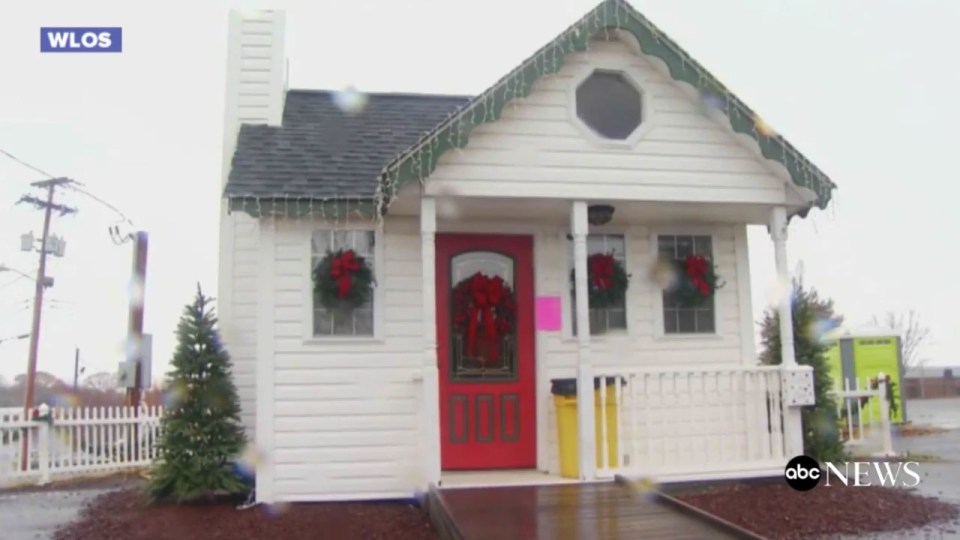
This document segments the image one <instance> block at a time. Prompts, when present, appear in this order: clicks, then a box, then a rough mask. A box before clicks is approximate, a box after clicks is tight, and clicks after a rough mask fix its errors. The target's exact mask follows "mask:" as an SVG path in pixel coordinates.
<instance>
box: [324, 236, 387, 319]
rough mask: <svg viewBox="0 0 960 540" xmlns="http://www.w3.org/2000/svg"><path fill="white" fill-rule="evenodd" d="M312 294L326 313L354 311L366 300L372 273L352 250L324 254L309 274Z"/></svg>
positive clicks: (370, 288) (371, 285)
mask: <svg viewBox="0 0 960 540" xmlns="http://www.w3.org/2000/svg"><path fill="white" fill-rule="evenodd" d="M313 280H314V290H315V291H316V292H317V294H318V295H319V299H320V303H321V304H323V306H324V307H326V308H328V309H336V308H344V307H346V308H354V307H358V306H361V305H363V304H364V303H366V302H367V300H369V298H370V293H371V290H372V288H373V284H374V279H373V272H372V271H371V270H370V266H369V265H367V262H366V260H365V259H364V258H363V257H361V256H359V255H357V253H356V252H355V251H354V250H352V249H348V250H342V249H341V250H337V251H328V252H327V254H326V255H325V256H324V257H323V259H322V260H321V261H320V263H319V264H317V267H316V268H315V269H314V271H313Z"/></svg>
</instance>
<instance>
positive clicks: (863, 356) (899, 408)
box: [825, 326, 907, 424]
mask: <svg viewBox="0 0 960 540" xmlns="http://www.w3.org/2000/svg"><path fill="white" fill-rule="evenodd" d="M825 340H826V341H827V344H828V345H829V347H830V348H829V349H828V350H827V365H828V366H829V367H830V377H831V378H832V379H833V384H834V385H835V386H836V387H838V388H839V389H841V390H842V389H844V388H850V389H854V388H856V387H857V380H858V379H859V381H860V386H861V388H862V387H863V386H864V385H867V384H868V383H869V381H870V380H871V379H873V378H875V377H876V376H877V375H879V374H880V373H883V374H885V375H888V376H889V377H890V381H891V382H892V383H893V384H894V385H895V386H894V387H893V389H894V396H893V399H894V400H895V401H896V403H895V404H893V407H892V408H891V412H892V413H893V414H891V421H892V422H894V423H896V424H900V423H903V422H905V421H906V419H907V405H906V403H904V400H903V384H902V381H903V375H904V373H903V358H902V357H901V348H900V335H899V334H898V333H897V332H896V331H895V330H891V329H889V328H880V327H874V326H866V327H859V328H844V327H840V328H836V329H834V330H832V331H830V332H828V333H827V334H826V335H825ZM844 381H846V385H845V384H844ZM847 385H849V386H847ZM867 406H868V407H871V408H876V410H871V411H870V412H871V413H873V414H879V412H880V410H879V403H877V402H873V403H870V404H868V405H867Z"/></svg>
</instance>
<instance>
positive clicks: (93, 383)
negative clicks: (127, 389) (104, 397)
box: [83, 371, 117, 392]
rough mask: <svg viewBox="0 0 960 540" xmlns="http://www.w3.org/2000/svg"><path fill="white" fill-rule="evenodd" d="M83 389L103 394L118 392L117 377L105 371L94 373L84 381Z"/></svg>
mask: <svg viewBox="0 0 960 540" xmlns="http://www.w3.org/2000/svg"><path fill="white" fill-rule="evenodd" d="M83 387H84V388H91V389H94V390H100V391H101V392H103V391H107V392H115V391H117V377H116V375H114V374H112V373H107V372H105V371H103V372H100V373H94V374H93V375H90V376H89V377H87V378H86V379H84V380H83Z"/></svg>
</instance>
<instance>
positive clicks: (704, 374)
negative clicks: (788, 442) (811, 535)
mask: <svg viewBox="0 0 960 540" xmlns="http://www.w3.org/2000/svg"><path fill="white" fill-rule="evenodd" d="M596 375H598V376H599V378H600V379H601V380H602V381H604V383H605V384H601V385H599V388H598V389H597V393H598V397H597V399H598V402H599V403H598V404H600V405H601V406H600V408H599V409H600V410H599V412H598V414H597V416H598V418H597V420H598V422H599V426H598V431H599V432H600V437H599V439H600V440H599V442H598V444H597V455H598V460H599V463H598V465H599V466H598V470H597V474H598V476H601V477H606V476H612V475H614V474H617V473H620V472H622V473H624V474H633V473H640V474H648V475H655V476H660V475H670V476H684V477H689V478H697V479H708V478H722V477H726V476H730V475H733V476H735V475H738V474H747V475H750V474H751V473H752V472H760V471H769V470H775V469H782V468H783V466H784V464H785V463H786V460H787V459H788V458H787V456H786V454H785V447H784V429H783V405H782V397H781V394H782V392H781V376H782V375H781V370H780V368H778V367H776V366H751V367H741V366H731V367H718V368H677V369H661V370H657V369H616V370H606V369H601V370H598V373H596ZM616 381H620V384H616ZM611 431H615V432H616V434H617V436H616V437H609V434H610V432H611ZM610 439H615V441H616V442H614V443H613V444H615V445H616V447H611V443H610V442H609V441H610Z"/></svg>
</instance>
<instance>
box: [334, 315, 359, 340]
mask: <svg viewBox="0 0 960 540" xmlns="http://www.w3.org/2000/svg"><path fill="white" fill-rule="evenodd" d="M331 315H332V316H333V333H334V334H336V335H338V336H352V335H354V333H353V317H352V316H351V315H352V314H350V313H331Z"/></svg>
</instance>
